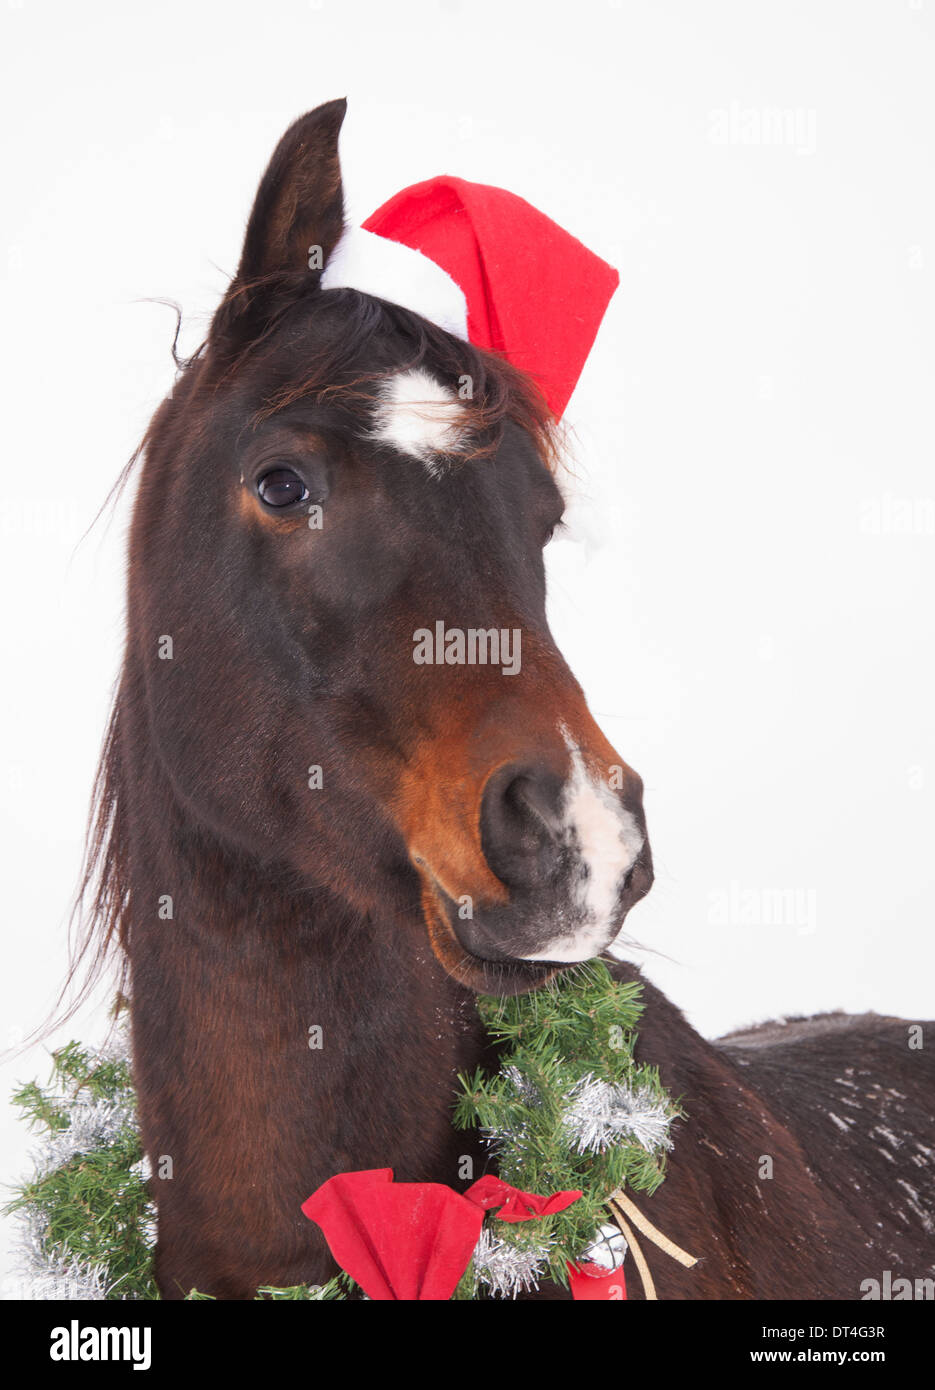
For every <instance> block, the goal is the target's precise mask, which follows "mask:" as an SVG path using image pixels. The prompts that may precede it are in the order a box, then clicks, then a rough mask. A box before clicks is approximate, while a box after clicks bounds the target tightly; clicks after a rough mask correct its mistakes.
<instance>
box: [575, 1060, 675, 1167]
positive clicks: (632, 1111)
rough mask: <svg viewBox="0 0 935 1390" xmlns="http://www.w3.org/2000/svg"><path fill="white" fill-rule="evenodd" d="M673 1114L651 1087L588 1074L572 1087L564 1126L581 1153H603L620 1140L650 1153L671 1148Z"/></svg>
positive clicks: (576, 1148)
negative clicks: (615, 1081) (632, 1143)
mask: <svg viewBox="0 0 935 1390" xmlns="http://www.w3.org/2000/svg"><path fill="white" fill-rule="evenodd" d="M671 1123H672V1114H671V1111H670V1108H669V1106H668V1104H667V1102H666V1101H665V1099H660V1097H659V1096H658V1095H656V1094H655V1093H654V1092H653V1091H652V1090H651V1089H650V1088H649V1087H648V1086H637V1087H635V1088H632V1087H630V1086H627V1085H625V1084H622V1085H620V1084H616V1085H615V1084H614V1083H612V1082H609V1081H600V1080H599V1079H598V1078H597V1077H595V1076H593V1075H592V1074H591V1073H588V1075H587V1076H583V1077H582V1078H581V1080H580V1081H578V1082H576V1084H575V1085H574V1086H573V1087H572V1089H571V1091H570V1092H569V1096H568V1106H567V1109H566V1110H565V1114H564V1115H563V1117H562V1129H563V1131H564V1132H565V1134H566V1135H567V1137H568V1141H569V1143H570V1144H571V1145H572V1146H573V1147H574V1148H575V1150H576V1151H577V1152H578V1153H579V1154H584V1153H603V1152H604V1150H605V1149H607V1148H609V1147H610V1146H611V1145H612V1144H618V1143H619V1142H620V1141H621V1139H632V1140H633V1141H634V1143H637V1144H639V1145H640V1147H641V1148H643V1149H645V1150H646V1152H647V1153H657V1152H658V1151H659V1150H660V1149H671V1147H672V1140H671V1139H670V1138H669V1126H670V1124H671Z"/></svg>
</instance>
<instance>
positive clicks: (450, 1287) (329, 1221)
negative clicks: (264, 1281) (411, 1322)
mask: <svg viewBox="0 0 935 1390" xmlns="http://www.w3.org/2000/svg"><path fill="white" fill-rule="evenodd" d="M580 1196H581V1193H580V1192H555V1193H553V1194H552V1196H551V1197H539V1196H537V1195H536V1193H534V1192H521V1191H520V1190H519V1188H516V1187H511V1186H510V1185H509V1183H505V1182H501V1181H500V1179H499V1178H495V1177H493V1176H488V1177H484V1178H480V1179H479V1180H478V1181H477V1182H476V1183H474V1184H473V1186H471V1187H469V1188H468V1190H467V1192H465V1194H464V1195H463V1196H461V1194H460V1193H458V1192H455V1191H454V1189H453V1188H450V1187H445V1186H444V1184H443V1183H434V1182H394V1181H393V1170H392V1168H372V1169H367V1170H365V1171H363V1172H360V1173H339V1174H338V1175H337V1176H336V1177H333V1178H329V1179H328V1181H327V1182H325V1183H322V1185H321V1187H319V1188H318V1189H317V1190H316V1191H315V1192H313V1193H312V1195H311V1197H309V1198H308V1200H307V1201H305V1202H303V1203H302V1210H303V1212H304V1213H305V1215H306V1216H307V1217H308V1219H309V1220H310V1221H314V1222H316V1224H317V1225H319V1226H320V1227H321V1229H322V1231H323V1233H324V1237H325V1240H326V1241H327V1242H328V1248H329V1249H330V1251H331V1253H332V1255H333V1256H334V1258H335V1259H336V1260H337V1262H338V1264H339V1265H340V1266H341V1268H342V1269H343V1270H345V1271H346V1273H348V1274H349V1275H350V1276H351V1278H352V1279H353V1280H354V1282H355V1283H357V1284H359V1285H360V1287H361V1288H362V1289H363V1291H364V1293H366V1294H367V1295H368V1296H369V1297H370V1298H373V1299H377V1300H387V1299H393V1300H403V1299H419V1300H425V1299H449V1298H450V1297H451V1295H452V1294H453V1293H454V1291H455V1288H456V1287H457V1284H458V1280H459V1279H460V1278H461V1275H462V1274H463V1273H464V1271H465V1270H466V1269H467V1266H468V1261H469V1260H470V1258H471V1256H472V1254H473V1253H474V1247H475V1245H476V1244H477V1241H478V1237H479V1236H480V1232H481V1227H482V1225H483V1224H484V1212H485V1211H488V1210H490V1209H491V1208H493V1207H500V1211H499V1213H498V1216H499V1219H500V1220H502V1221H532V1220H534V1219H535V1218H536V1217H537V1216H549V1215H550V1214H551V1213H552V1212H556V1211H562V1210H563V1209H564V1208H565V1207H568V1206H570V1205H571V1203H572V1202H576V1201H577V1200H578V1198H579V1197H580Z"/></svg>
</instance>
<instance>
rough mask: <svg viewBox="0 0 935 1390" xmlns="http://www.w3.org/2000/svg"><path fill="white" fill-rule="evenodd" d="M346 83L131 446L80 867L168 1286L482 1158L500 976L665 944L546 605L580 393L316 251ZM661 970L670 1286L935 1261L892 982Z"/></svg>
mask: <svg viewBox="0 0 935 1390" xmlns="http://www.w3.org/2000/svg"><path fill="white" fill-rule="evenodd" d="M343 115H344V103H343V102H342V101H335V102H329V103H327V104H325V105H323V106H320V107H318V108H317V109H315V110H314V111H312V112H310V113H309V114H307V115H305V116H303V117H302V118H301V119H299V120H298V121H297V122H296V123H295V124H294V125H292V126H291V127H290V129H289V130H288V131H287V132H286V134H285V135H284V136H283V138H282V140H281V141H280V143H279V145H278V147H277V149H276V151H275V153H274V155H273V157H272V160H271V162H270V164H269V166H268V168H267V170H266V172H265V174H264V176H263V178H262V180H261V182H260V185H259V188H258V191H257V195H256V200H255V203H254V205H253V209H252V212H251V214H250V217H249V220H248V223H247V228H246V235H245V239H244V244H243V251H242V255H241V260H240V263H239V266H238V269H237V272H236V275H235V276H234V278H233V280H232V282H231V284H230V286H229V288H228V290H227V292H226V293H225V295H224V297H223V300H222V302H221V303H220V306H219V308H218V309H217V312H216V313H215V315H214V317H213V320H212V322H211V325H210V330H209V332H208V334H207V337H206V339H205V342H204V343H203V344H202V346H201V347H200V348H199V349H198V351H197V352H196V353H195V354H194V355H193V356H192V357H191V358H190V359H188V360H187V361H184V362H181V363H180V364H179V372H178V376H177V379H176V382H175V385H174V388H173V390H172V392H171V394H170V395H169V396H168V398H167V399H166V400H165V401H164V402H163V403H162V405H161V406H160V407H159V409H158V410H157V412H156V414H155V416H154V418H153V420H152V422H151V424H150V426H149V428H148V430H147V432H146V435H145V437H144V440H143V444H142V446H141V453H140V457H141V460H142V463H141V467H140V476H139V481H138V490H137V494H136V498H135V503H134V510H133V518H132V524H131V530H130V537H129V567H128V587H127V627H126V645H125V652H124V657H123V663H122V669H121V673H120V676H119V680H118V684H117V688H116V696H115V701H114V706H113V711H112V716H111V720H110V724H109V728H108V732H107V736H106V739H105V744H104V749H103V754H102V759H101V764H100V769H99V773H98V780H97V783H96V791H95V799H94V811H93V819H92V830H91V834H90V838H89V846H88V859H87V867H86V875H85V889H86V892H88V893H90V894H91V912H90V916H91V919H92V930H93V935H92V936H91V937H89V943H90V948H91V949H92V952H93V953H94V955H95V958H96V959H99V960H100V959H103V958H104V957H105V956H106V955H108V952H109V949H110V948H111V947H113V948H114V949H115V950H116V951H117V952H118V954H119V955H120V957H121V959H122V961H123V964H124V970H125V984H124V990H125V993H126V994H127V996H128V998H129V1001H130V1015H131V1035H132V1052H133V1075H134V1081H135V1086H136V1091H137V1095H138V1107H139V1121H140V1128H141V1135H142V1143H143V1147H144V1150H145V1152H146V1154H147V1156H148V1159H149V1162H150V1166H151V1170H152V1178H151V1180H150V1181H151V1188H152V1193H153V1199H154V1202H155V1204H156V1208H157V1212H158V1242H157V1246H156V1251H155V1273H156V1279H157V1282H158V1286H159V1289H160V1293H161V1296H162V1297H163V1298H165V1299H170V1300H171V1299H178V1298H183V1297H184V1296H185V1295H186V1294H187V1293H188V1292H189V1291H190V1290H191V1289H193V1288H194V1289H198V1290H199V1291H200V1292H202V1293H206V1294H209V1295H212V1296H214V1297H216V1298H219V1299H249V1298H253V1297H254V1296H255V1293H256V1290H257V1288H258V1287H260V1286H262V1285H277V1286H293V1285H299V1284H307V1283H310V1284H320V1283H323V1282H324V1281H325V1280H327V1279H328V1278H330V1277H331V1276H333V1275H334V1274H335V1273H336V1272H337V1266H336V1264H335V1262H334V1260H333V1259H332V1257H331V1254H330V1252H329V1250H328V1248H327V1245H326V1244H325V1241H324V1239H323V1237H322V1235H321V1233H320V1231H319V1230H318V1229H317V1227H315V1226H313V1225H312V1223H310V1222H309V1221H307V1220H306V1219H305V1218H304V1217H303V1215H302V1213H301V1210H300V1207H301V1204H302V1202H303V1200H304V1199H305V1198H306V1197H307V1196H308V1194H309V1193H310V1192H311V1191H313V1190H314V1189H315V1188H316V1187H317V1186H318V1185H319V1184H321V1183H322V1182H324V1181H325V1180H326V1179H328V1178H330V1177H331V1176H333V1175H334V1174H336V1173H339V1172H344V1171H356V1170H361V1169H367V1168H387V1167H389V1168H392V1170H393V1172H394V1174H395V1177H396V1179H397V1180H398V1181H402V1182H413V1181H418V1182H441V1183H446V1184H448V1185H453V1186H457V1185H459V1175H460V1173H462V1172H463V1171H464V1168H463V1162H464V1159H465V1157H466V1156H468V1157H470V1158H471V1160H472V1162H473V1164H474V1166H475V1171H477V1172H480V1171H483V1169H484V1167H485V1165H487V1164H488V1163H489V1161H490V1159H489V1153H488V1151H487V1150H486V1149H485V1147H484V1145H483V1143H482V1141H481V1139H480V1138H479V1137H475V1136H467V1135H465V1134H464V1133H462V1132H458V1131H456V1130H455V1129H454V1128H453V1125H452V1103H453V1098H454V1094H455V1089H456V1078H457V1075H458V1074H459V1073H471V1072H473V1071H474V1069H475V1068H476V1067H478V1066H485V1067H495V1066H496V1064H497V1053H496V1049H495V1048H494V1047H493V1046H492V1044H491V1043H490V1041H489V1038H488V1035H487V1034H486V1032H485V1030H484V1029H483V1028H482V1026H481V1025H480V1023H479V1020H478V1016H477V1012H476V1009H475V1006H474V999H475V996H476V995H477V993H478V992H480V993H485V994H495V995H501V996H508V995H511V994H515V993H517V992H520V991H527V990H534V989H537V988H540V987H542V986H543V985H545V984H546V983H547V982H548V981H549V980H550V979H552V978H553V977H555V976H556V975H557V974H558V973H559V972H561V971H564V970H568V969H569V968H573V966H574V964H575V963H576V962H580V961H583V960H588V959H593V958H602V959H605V960H606V961H607V962H608V964H609V965H610V968H611V969H612V971H613V972H614V974H615V976H616V977H617V978H618V979H621V980H632V979H642V977H641V975H640V972H639V971H638V970H637V969H636V967H635V966H633V965H629V964H624V963H622V962H620V961H617V960H615V959H614V958H613V957H610V956H608V954H607V952H608V948H609V947H610V945H611V943H612V942H613V941H614V940H615V939H616V938H618V937H619V935H620V933H621V929H622V927H623V925H624V921H625V919H626V916H627V913H628V912H629V910H630V908H631V907H632V906H633V905H634V904H635V903H637V902H638V901H640V899H641V898H642V897H643V896H644V895H645V894H646V893H647V892H648V891H649V889H650V886H651V884H652V879H653V869H652V854H651V849H650V843H649V837H648V831H647V825H646V817H645V814H644V808H643V796H642V784H641V781H640V778H639V776H638V774H637V773H636V772H635V771H634V770H633V769H632V768H631V767H630V766H629V765H628V764H627V763H626V762H625V761H624V759H623V758H622V757H621V756H620V755H619V754H618V753H617V751H616V750H615V749H614V748H613V747H612V746H611V745H610V743H609V742H608V740H607V739H606V737H605V736H604V734H603V733H602V731H601V730H600V728H599V727H598V725H597V723H596V722H595V720H594V718H593V717H592V715H591V713H590V712H589V709H588V706H587V703H586V701H585V698H584V695H583V693H582V690H581V687H580V686H579V684H578V683H577V681H576V680H575V679H574V677H573V675H572V673H571V672H570V670H569V668H568V666H567V665H566V663H565V661H564V660H563V658H562V656H561V655H560V653H559V651H558V649H557V647H556V644H555V641H554V639H553V637H552V635H551V633H550V630H549V626H548V623H547V620H546V612H545V573H544V560H543V547H544V545H545V544H546V542H547V541H548V539H549V537H550V535H551V533H552V532H553V530H554V528H555V527H556V526H557V525H558V524H559V522H560V520H561V516H562V511H563V505H564V504H563V498H562V493H561V490H560V488H559V486H558V483H557V475H556V448H557V446H556V432H555V421H554V419H553V418H552V416H551V414H550V411H549V410H548V408H547V406H546V404H545V402H544V400H543V397H542V395H541V393H540V392H539V390H538V388H537V386H536V383H535V382H534V381H533V380H532V379H531V378H530V377H529V376H527V375H526V374H525V373H524V372H522V371H520V370H518V369H517V368H516V367H515V366H513V365H511V364H510V363H509V362H508V361H507V360H505V359H504V358H503V357H502V356H499V355H497V354H495V353H492V352H488V351H486V350H483V349H480V348H478V347H475V346H472V345H471V344H470V343H468V342H464V341H462V340H460V339H458V338H456V337H454V336H453V335H451V334H450V333H448V332H447V331H445V330H444V329H442V328H439V327H437V326H436V325H434V324H433V323H431V322H429V321H428V320H427V319H424V318H422V317H420V316H419V315H418V314H416V313H415V312H414V311H412V310H409V309H406V308H404V307H401V306H400V305H398V304H396V303H393V302H390V301H389V300H382V299H379V298H376V297H374V296H371V295H368V294H365V293H363V292H360V291H357V290H354V289H349V288H328V287H327V286H324V285H323V284H322V269H321V267H322V266H327V264H328V261H329V257H330V256H331V255H332V253H333V252H334V249H335V247H336V246H337V244H338V243H339V240H340V238H341V236H342V232H343V230H344V205H343V192H342V180H341V169H340V161H339V155H338V133H339V130H340V127H341V122H342V119H343ZM311 247H314V248H317V249H318V250H319V251H320V253H321V254H320V257H319V258H318V259H319V261H320V264H319V265H313V264H312V262H313V260H314V259H315V258H313V257H310V255H309V248H311ZM466 377H467V378H469V379H470V380H471V382H472V383H473V391H472V394H471V396H470V398H468V399H462V398H461V397H460V395H459V393H458V390H457V384H458V383H459V382H461V381H463V380H464V379H465V378H466ZM423 407H424V408H423ZM439 624H441V625H442V626H441V628H439V626H438V625H439ZM451 633H455V634H458V633H460V634H462V635H464V634H466V635H467V637H468V638H469V637H470V634H472V633H474V634H482V635H484V640H485V641H486V639H487V637H489V635H490V634H494V635H497V634H520V635H521V639H522V645H521V665H520V664H519V663H518V662H514V665H513V667H512V669H511V668H510V666H509V663H507V662H506V661H505V660H501V661H500V664H499V666H498V665H497V664H496V662H495V661H494V660H493V659H488V660H484V659H482V658H483V653H481V657H480V658H479V659H477V660H474V661H473V662H472V661H471V660H469V659H462V660H454V661H449V660H447V659H445V660H438V659H437V652H436V659H433V660H419V659H418V658H417V657H416V655H415V653H416V650H417V646H416V642H415V635H416V634H422V636H421V637H419V642H420V643H422V644H423V645H424V643H425V642H426V640H427V638H428V637H431V636H433V635H435V634H437V635H438V636H439V640H442V639H444V642H445V644H446V646H445V650H446V651H447V650H448V648H447V641H448V636H449V635H450V634H451ZM504 645H506V644H504ZM484 652H485V653H486V654H487V655H488V656H495V655H496V653H495V651H494V650H493V647H492V646H488V647H485V648H484ZM516 655H518V653H516ZM500 657H501V658H503V657H504V652H503V651H501V652H500ZM642 984H643V989H644V997H645V1003H646V1010H645V1018H644V1021H643V1025H642V1031H641V1033H640V1037H639V1042H638V1047H637V1058H638V1060H649V1061H651V1062H653V1063H654V1064H656V1065H658V1066H659V1068H660V1071H661V1077H662V1080H663V1082H664V1083H665V1084H666V1085H667V1086H668V1087H669V1088H670V1089H671V1090H672V1092H673V1094H675V1095H677V1096H679V1097H682V1098H683V1107H684V1110H685V1112H686V1118H685V1119H684V1120H683V1121H680V1122H679V1123H678V1125H677V1126H676V1143H675V1149H674V1152H673V1153H672V1155H671V1156H670V1159H669V1162H668V1175H667V1178H666V1181H665V1182H664V1184H663V1185H662V1187H661V1189H660V1190H659V1192H658V1193H657V1194H656V1195H655V1196H654V1197H653V1198H652V1203H651V1210H652V1215H653V1219H654V1220H658V1222H659V1224H660V1225H661V1226H662V1227H663V1228H664V1229H665V1230H666V1231H667V1232H669V1233H670V1234H671V1236H672V1237H673V1238H674V1239H675V1240H676V1241H678V1243H679V1244H680V1245H682V1246H684V1247H687V1248H688V1249H690V1250H692V1251H693V1252H694V1253H695V1254H697V1255H698V1256H699V1257H700V1259H699V1263H698V1264H697V1265H696V1266H695V1267H694V1268H692V1269H686V1268H683V1267H681V1266H680V1265H678V1264H676V1263H675V1262H673V1261H664V1262H662V1263H661V1264H660V1265H659V1267H658V1269H657V1270H656V1285H657V1289H658V1293H659V1296H660V1297H661V1298H678V1299H704V1298H720V1299H732V1298H737V1299H740V1298H745V1299H760V1298H763V1299H766V1298H797V1297H803V1298H804V1297H817V1298H855V1297H859V1296H860V1294H859V1283H860V1280H861V1279H865V1278H867V1277H869V1276H872V1275H874V1274H876V1273H877V1272H878V1270H879V1271H880V1272H882V1271H883V1270H884V1269H891V1270H894V1271H895V1270H898V1271H900V1272H909V1273H911V1274H912V1275H913V1276H914V1277H915V1276H922V1275H924V1274H925V1273H926V1271H927V1270H928V1269H930V1268H931V1266H930V1265H926V1264H925V1257H924V1256H923V1254H922V1250H923V1243H922V1242H923V1236H924V1235H925V1234H931V1231H932V1221H933V1217H932V1213H933V1210H935V1201H933V1199H935V1189H933V1182H932V1169H931V1163H930V1158H931V1147H930V1146H931V1142H932V1141H931V1118H930V1114H929V1112H928V1110H927V1109H926V1102H925V1101H924V1100H923V1099H922V1098H921V1097H922V1096H923V1093H924V1085H923V1075H924V1076H925V1078H927V1080H926V1082H925V1084H927V1085H929V1086H930V1085H931V1080H932V1068H931V1063H930V1061H929V1059H930V1057H931V1052H932V1048H931V1044H929V1047H928V1048H927V1049H926V1048H913V1047H912V1045H911V1038H910V1028H911V1026H910V1025H909V1024H908V1023H904V1022H901V1021H899V1020H895V1019H888V1018H877V1017H875V1016H872V1015H871V1016H865V1017H862V1018H855V1019H849V1018H839V1017H837V1016H829V1017H827V1018H823V1019H818V1020H812V1021H800V1022H793V1023H789V1024H787V1025H785V1026H782V1027H780V1026H770V1027H767V1028H765V1029H762V1030H759V1031H753V1032H750V1033H747V1034H743V1035H735V1036H733V1037H729V1038H727V1039H724V1040H721V1041H719V1042H716V1043H712V1042H709V1041H706V1040H705V1039H703V1038H702V1037H700V1036H699V1034H698V1033H697V1032H696V1031H695V1030H694V1029H693V1028H691V1027H690V1026H689V1024H688V1023H687V1022H686V1021H685V1019H684V1018H683V1017H682V1015H681V1014H680V1013H679V1011H678V1010H677V1009H676V1008H675V1006H674V1005H673V1004H672V1003H670V1002H669V1001H668V1000H667V999H666V998H665V997H664V996H663V995H662V994H661V993H660V992H659V991H658V990H657V989H656V988H654V986H653V985H652V984H651V983H650V982H649V981H647V980H642ZM928 1036H929V1037H931V1033H929V1035H928ZM928 1094H929V1095H930V1094H931V1091H930V1090H929V1092H928ZM926 1136H927V1137H928V1143H926V1142H924V1140H925V1138H926ZM764 1159H768V1160H769V1163H768V1165H767V1166H768V1169H769V1171H768V1172H767V1168H766V1167H764ZM764 1174H765V1175H764ZM667 1265H668V1266H669V1267H666V1266H667ZM540 1296H541V1297H543V1298H556V1299H557V1298H561V1297H566V1296H567V1295H566V1294H565V1293H564V1291H562V1290H560V1289H558V1288H557V1287H556V1286H545V1287H543V1289H542V1290H540ZM631 1296H632V1297H635V1298H639V1297H640V1296H641V1294H640V1291H639V1289H634V1290H633V1291H632V1293H631Z"/></svg>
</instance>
